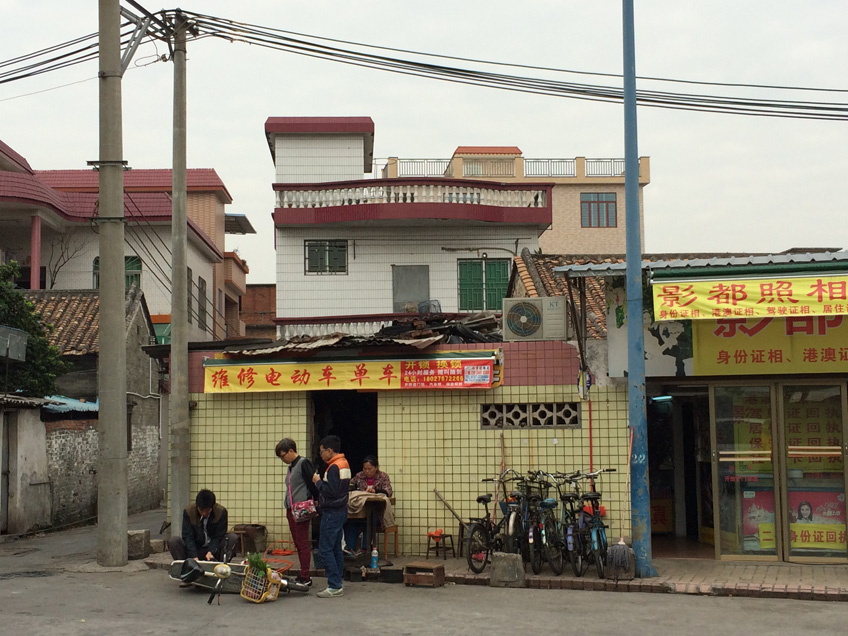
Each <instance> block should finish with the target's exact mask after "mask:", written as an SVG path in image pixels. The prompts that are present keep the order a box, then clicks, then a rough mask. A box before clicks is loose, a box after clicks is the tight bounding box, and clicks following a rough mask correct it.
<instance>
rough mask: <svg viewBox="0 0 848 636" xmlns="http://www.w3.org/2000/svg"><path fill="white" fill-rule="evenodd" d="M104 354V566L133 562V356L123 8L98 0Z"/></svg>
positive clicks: (100, 508) (100, 488)
mask: <svg viewBox="0 0 848 636" xmlns="http://www.w3.org/2000/svg"><path fill="white" fill-rule="evenodd" d="M99 18H100V74H99V79H100V159H99V160H98V161H97V162H95V163H96V164H97V166H98V168H99V170H100V184H99V185H100V198H99V214H100V216H99V230H100V274H99V276H100V353H99V360H98V393H99V397H100V416H99V419H98V425H97V432H98V440H99V450H100V457H99V461H98V467H97V563H98V564H100V565H102V566H106V567H114V566H122V565H126V563H127V358H126V356H127V354H126V326H125V324H126V309H125V308H124V161H123V140H122V134H123V131H122V120H121V75H122V69H121V31H120V29H121V8H120V4H119V1H118V0H99Z"/></svg>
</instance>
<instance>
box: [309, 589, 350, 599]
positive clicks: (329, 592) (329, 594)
mask: <svg viewBox="0 0 848 636" xmlns="http://www.w3.org/2000/svg"><path fill="white" fill-rule="evenodd" d="M316 596H317V597H318V598H334V597H336V596H344V590H343V589H342V588H340V587H328V588H327V589H326V590H323V591H321V592H318V594H317V595H316Z"/></svg>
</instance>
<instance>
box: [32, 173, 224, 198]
mask: <svg viewBox="0 0 848 636" xmlns="http://www.w3.org/2000/svg"><path fill="white" fill-rule="evenodd" d="M171 173H172V170H170V169H168V168H157V169H137V170H128V171H126V172H125V173H124V190H125V191H127V192H166V193H170V192H171V187H172V183H173V179H172V176H171ZM35 174H36V175H37V176H38V178H39V179H41V180H42V181H43V182H44V183H46V184H47V185H49V186H50V187H52V188H55V189H56V190H61V191H63V192H98V191H99V189H100V176H99V173H97V172H96V171H94V170H37V171H36V173H35ZM186 189H187V190H188V191H189V192H217V193H218V194H219V196H220V197H221V198H222V200H224V201H225V202H226V203H232V202H233V198H232V196H230V193H229V191H228V190H227V187H226V186H225V185H224V182H223V181H222V180H221V177H219V176H218V173H217V172H216V171H215V170H214V169H212V168H190V169H188V170H186Z"/></svg>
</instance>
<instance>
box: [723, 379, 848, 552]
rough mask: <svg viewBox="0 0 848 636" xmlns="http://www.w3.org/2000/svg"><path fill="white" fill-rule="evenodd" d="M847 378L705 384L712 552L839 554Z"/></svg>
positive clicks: (843, 524)
mask: <svg viewBox="0 0 848 636" xmlns="http://www.w3.org/2000/svg"><path fill="white" fill-rule="evenodd" d="M846 411H848V408H846V384H845V383H844V382H832V381H831V382H828V381H827V380H820V381H816V382H762V383H750V384H749V383H746V384H741V383H734V384H730V383H728V384H713V385H711V386H710V414H711V442H712V443H711V446H712V449H713V451H712V485H713V504H714V505H713V507H714V511H715V517H716V518H715V527H716V528H717V529H718V531H717V537H716V541H715V547H716V557H717V558H722V559H757V560H775V561H778V560H779V561H801V562H804V561H806V562H823V561H824V562H845V561H848V551H846V537H845V530H846V516H845V492H846V472H845V466H846V462H845V448H846V447H845V444H844V431H845V430H846V416H848V413H846Z"/></svg>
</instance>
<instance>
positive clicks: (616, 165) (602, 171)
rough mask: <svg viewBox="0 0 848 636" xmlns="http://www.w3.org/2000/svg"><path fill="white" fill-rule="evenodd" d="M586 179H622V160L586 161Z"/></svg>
mask: <svg viewBox="0 0 848 636" xmlns="http://www.w3.org/2000/svg"><path fill="white" fill-rule="evenodd" d="M586 176H587V177H623V176H624V159H586Z"/></svg>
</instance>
